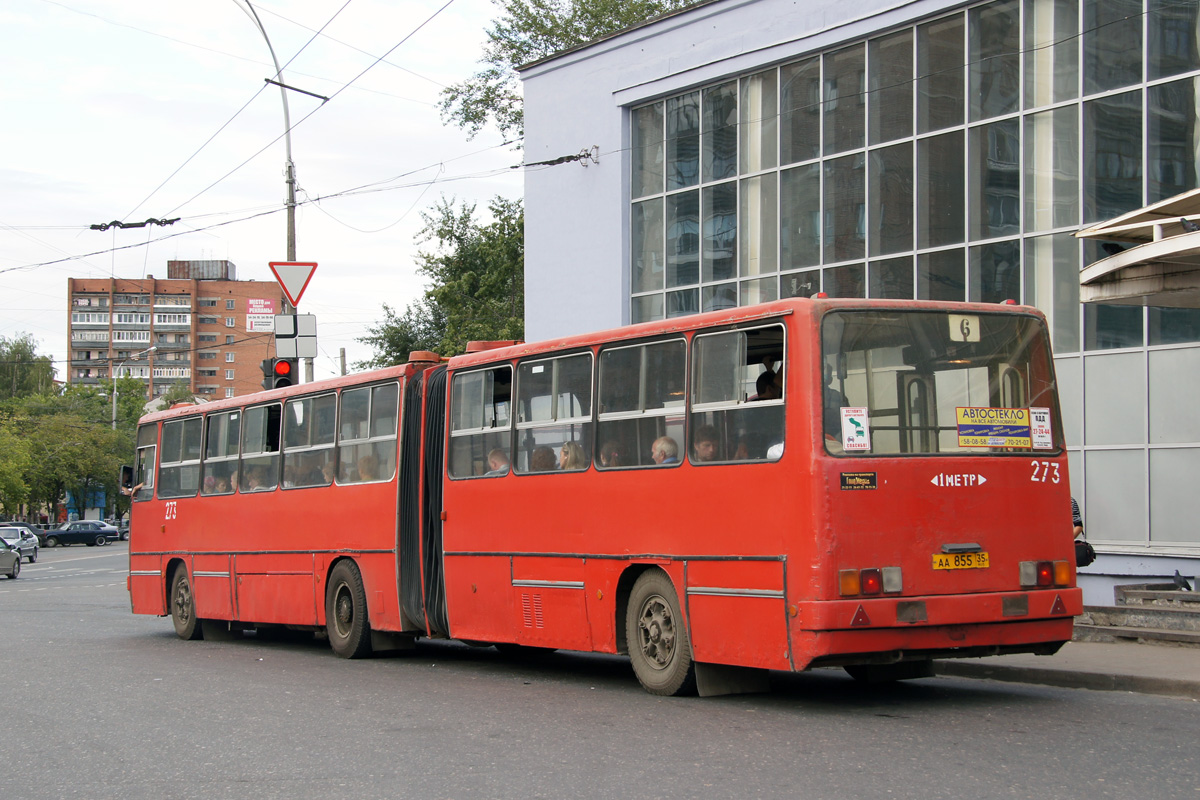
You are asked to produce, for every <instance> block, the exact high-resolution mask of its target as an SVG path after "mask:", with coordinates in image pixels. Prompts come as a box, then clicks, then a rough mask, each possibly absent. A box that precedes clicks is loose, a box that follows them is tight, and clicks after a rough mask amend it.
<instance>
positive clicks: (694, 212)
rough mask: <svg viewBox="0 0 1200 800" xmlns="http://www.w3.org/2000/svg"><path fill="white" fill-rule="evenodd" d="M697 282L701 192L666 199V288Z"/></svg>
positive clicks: (698, 273)
mask: <svg viewBox="0 0 1200 800" xmlns="http://www.w3.org/2000/svg"><path fill="white" fill-rule="evenodd" d="M699 281H700V192H698V191H691V192H681V193H680V194H672V195H668V196H667V288H668V289H669V288H671V287H673V286H687V285H689V284H693V283H698V282H699Z"/></svg>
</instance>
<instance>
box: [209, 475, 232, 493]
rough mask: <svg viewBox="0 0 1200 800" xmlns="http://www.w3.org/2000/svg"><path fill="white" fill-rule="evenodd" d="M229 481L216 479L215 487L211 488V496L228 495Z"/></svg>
mask: <svg viewBox="0 0 1200 800" xmlns="http://www.w3.org/2000/svg"><path fill="white" fill-rule="evenodd" d="M229 491H230V490H229V479H228V478H217V481H216V486H215V487H214V488H213V494H229Z"/></svg>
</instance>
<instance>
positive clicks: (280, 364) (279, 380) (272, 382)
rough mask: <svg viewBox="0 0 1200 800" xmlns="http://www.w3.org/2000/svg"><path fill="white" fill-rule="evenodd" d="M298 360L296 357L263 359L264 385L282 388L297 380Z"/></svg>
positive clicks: (264, 386) (265, 387)
mask: <svg viewBox="0 0 1200 800" xmlns="http://www.w3.org/2000/svg"><path fill="white" fill-rule="evenodd" d="M296 365H297V362H296V359H294V358H264V359H263V360H262V374H263V379H262V387H263V388H264V389H282V388H283V387H284V386H291V385H292V384H293V383H295V382H296V377H297V372H296V369H297V366H296Z"/></svg>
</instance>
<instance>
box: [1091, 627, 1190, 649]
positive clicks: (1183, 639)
mask: <svg viewBox="0 0 1200 800" xmlns="http://www.w3.org/2000/svg"><path fill="white" fill-rule="evenodd" d="M1073 638H1074V640H1075V641H1077V642H1146V643H1150V644H1168V645H1179V646H1183V647H1189V648H1193V647H1194V648H1200V631H1176V630H1167V629H1164V628H1126V627H1122V626H1119V625H1091V624H1088V623H1081V622H1076V623H1075V635H1074V637H1073Z"/></svg>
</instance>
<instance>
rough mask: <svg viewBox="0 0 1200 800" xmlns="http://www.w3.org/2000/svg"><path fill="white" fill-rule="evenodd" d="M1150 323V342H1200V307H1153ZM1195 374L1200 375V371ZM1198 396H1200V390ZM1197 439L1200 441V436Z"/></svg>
mask: <svg viewBox="0 0 1200 800" xmlns="http://www.w3.org/2000/svg"><path fill="white" fill-rule="evenodd" d="M1148 325H1149V339H1150V344H1181V343H1183V342H1200V309H1197V308H1155V307H1151V309H1150V319H1149V321H1148ZM1193 352H1200V351H1193ZM1194 374H1196V375H1200V371H1197V372H1195V373H1194ZM1196 396H1197V397H1200V392H1198V393H1197V395H1196ZM1197 419H1200V415H1197ZM1195 441H1200V436H1197V437H1196V439H1195Z"/></svg>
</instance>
